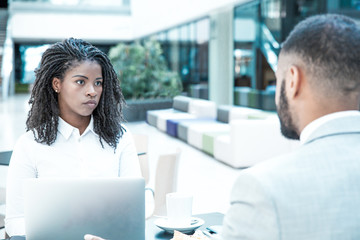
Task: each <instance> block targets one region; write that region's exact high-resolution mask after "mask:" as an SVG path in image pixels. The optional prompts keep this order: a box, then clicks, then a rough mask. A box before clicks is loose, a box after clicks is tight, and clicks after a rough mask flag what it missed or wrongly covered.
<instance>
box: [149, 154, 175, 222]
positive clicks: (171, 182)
mask: <svg viewBox="0 0 360 240" xmlns="http://www.w3.org/2000/svg"><path fill="white" fill-rule="evenodd" d="M180 153H181V150H180V149H177V150H176V152H174V153H169V154H162V155H160V156H159V159H158V162H157V165H156V172H155V185H154V190H152V189H150V188H148V190H151V191H152V192H153V196H154V210H153V212H152V213H151V214H150V215H147V218H149V217H151V216H153V215H157V216H165V215H166V194H168V193H171V192H176V189H177V179H178V165H179V159H180Z"/></svg>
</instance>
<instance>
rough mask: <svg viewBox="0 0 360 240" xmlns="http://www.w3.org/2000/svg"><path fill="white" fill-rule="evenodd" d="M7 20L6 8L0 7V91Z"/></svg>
mask: <svg viewBox="0 0 360 240" xmlns="http://www.w3.org/2000/svg"><path fill="white" fill-rule="evenodd" d="M7 21H8V11H7V9H1V8H0V91H1V88H2V78H1V67H2V59H3V51H4V43H5V39H6V28H7Z"/></svg>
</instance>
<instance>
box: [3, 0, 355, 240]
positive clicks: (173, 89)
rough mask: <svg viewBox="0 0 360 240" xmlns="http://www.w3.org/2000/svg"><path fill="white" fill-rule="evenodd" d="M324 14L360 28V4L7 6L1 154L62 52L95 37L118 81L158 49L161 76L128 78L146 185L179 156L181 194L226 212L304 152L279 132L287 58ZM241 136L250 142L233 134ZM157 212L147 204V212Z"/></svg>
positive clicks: (24, 0) (68, 2)
mask: <svg viewBox="0 0 360 240" xmlns="http://www.w3.org/2000/svg"><path fill="white" fill-rule="evenodd" d="M321 13H340V14H345V15H347V16H350V17H352V18H353V19H355V20H356V21H357V22H358V24H360V1H358V0H343V1H342V0H211V1H207V0H198V1H191V0H173V1H166V0H152V1H145V0H106V1H105V0H104V1H93V0H5V1H2V2H1V4H0V152H11V151H12V150H13V148H14V145H15V143H16V141H17V139H18V138H19V137H20V136H21V135H22V134H24V133H25V132H26V119H27V116H28V111H29V109H30V106H29V104H28V101H29V98H30V92H31V89H32V87H33V83H34V80H35V73H34V70H35V69H36V68H37V67H38V65H39V62H40V58H41V55H42V53H43V52H44V51H45V50H46V49H47V48H48V47H49V46H50V45H51V44H53V43H55V42H58V41H62V40H63V39H65V38H69V37H75V38H81V39H84V40H86V41H88V42H90V43H91V44H93V45H94V46H96V47H98V48H99V49H100V50H102V51H104V52H105V53H106V54H108V56H109V57H110V59H111V61H112V62H113V64H114V67H115V70H118V72H120V69H117V67H118V66H120V65H121V66H123V65H122V63H121V61H122V60H120V62H119V60H117V58H116V57H117V56H115V57H114V55H115V54H116V53H118V52H120V51H121V49H122V48H127V49H128V50H126V51H128V53H131V51H134V52H133V53H134V54H139V52H141V51H150V52H152V53H154V52H155V53H154V55H152V56H153V58H154V59H156V61H153V62H151V59H150V60H149V62H148V63H147V65H151V66H152V69H150V70H146V71H145V70H144V72H146V73H147V74H148V75H145V74H143V75H145V77H144V76H143V78H139V79H140V80H139V79H138V80H137V81H144V83H140V84H138V85H136V84H132V83H131V82H134V81H135V80H134V76H132V75H131V74H132V72H131V71H130V70H129V69H131V67H133V68H134V66H135V68H137V66H140V65H136V64H139V63H138V62H136V61H133V62H131V64H133V66H130V68H128V69H127V70H128V71H127V72H126V73H127V74H128V79H125V78H124V79H123V80H122V81H121V84H124V85H122V88H123V91H124V96H125V98H126V101H127V104H128V108H127V109H125V111H124V118H125V120H126V122H125V125H126V127H127V128H128V129H129V130H130V132H131V133H132V134H133V135H134V136H135V137H136V136H137V137H144V136H145V138H146V141H145V142H142V143H143V144H145V145H146V146H145V145H144V146H141V147H140V148H141V151H140V150H139V151H138V152H139V156H140V155H142V154H144V155H145V158H144V159H145V160H144V161H146V162H147V163H146V164H147V172H146V173H145V174H146V178H147V184H146V186H147V187H149V188H152V189H154V188H155V189H156V186H155V185H156V184H157V183H156V181H157V180H156V178H157V175H161V171H160V170H159V167H158V160H159V158H160V157H161V156H163V155H166V154H173V153H179V155H178V159H177V160H178V166H177V167H176V169H175V172H176V174H175V178H171V181H173V182H174V184H175V185H174V186H173V190H174V191H178V192H185V193H190V194H192V195H193V197H194V198H193V210H192V211H193V214H194V215H196V214H204V213H212V212H218V213H222V214H225V213H226V211H227V210H228V208H229V204H230V194H231V190H232V186H233V184H234V182H235V180H236V178H237V176H238V174H239V173H240V172H241V171H242V170H243V169H245V168H247V167H251V166H253V165H255V164H257V163H258V162H261V161H265V160H266V158H268V157H272V156H277V155H279V154H283V153H287V152H290V151H292V150H294V149H296V148H297V147H298V143H297V142H295V141H287V140H284V139H282V137H281V136H280V127H279V125H278V123H277V120H278V118H277V115H276V106H275V87H276V78H275V72H276V69H277V60H278V54H279V52H280V49H281V43H282V42H283V41H284V40H285V39H286V37H287V36H288V34H289V33H290V31H291V29H292V28H293V27H294V26H295V25H296V24H297V23H298V22H299V21H301V20H303V19H305V18H306V17H308V16H312V15H316V14H321ZM130 49H131V50H130ZM117 51H118V52H117ZM136 51H139V52H136ZM157 51H158V52H157ZM119 55H121V53H119ZM121 56H122V57H123V55H121ZM121 56H120V57H121ZM117 61H118V62H117ZM147 61H148V60H147ZM127 67H129V66H127ZM121 71H123V70H121ZM156 71H158V72H159V73H161V74H168V75H166V76H168V78H167V79H165V80H164V79H160V80H158V81H159V84H165V85H164V86H163V87H160V88H158V89H157V90H153V89H150V87H151V84H148V81H149V80H148V79H149V76H150V75H151V74H152V72H156ZM161 74H158V75H161ZM153 75H156V74H153ZM124 76H125V74H123V75H121V74H120V75H119V78H122V77H124ZM154 81H157V80H154ZM145 82H146V83H145ZM169 82H170V83H169ZM126 84H129V86H130V87H127V86H126ZM166 84H167V85H166ZM144 86H145V87H144ZM165 89H166V91H165ZM148 102H151V104H150V107H149V108H148V109H145V110H142V112H141V111H140V110H139V109H141V108H143V107H142V106H143V105H142V104H144V103H148ZM139 106H141V107H139ZM138 111H139V112H138ZM244 121H248V123H249V124H248V123H244ZM254 121H258V122H256V123H259V124H258V125H253V123H254ZM275 122H276V123H275ZM277 130H278V131H277ZM239 132H241V133H244V134H243V135H241V137H238V136H234V135H235V134H236V133H239ZM254 133H255V134H254ZM268 136H271V137H274V136H275V137H274V139H275V140H274V141H272V140H271V138H269V137H268ZM278 143H281V144H278ZM246 144H248V145H247V146H245V145H246ZM280 145H281V148H280V147H279V146H280ZM0 156H1V155H0ZM3 161H5V162H6V160H1V161H0V162H1V163H2V162H3ZM7 161H8V160H7ZM7 172H8V162H7V163H4V164H3V165H0V189H2V190H3V192H2V191H0V194H2V195H1V196H0V228H1V229H0V239H3V238H4V237H5V229H4V226H3V225H4V222H3V218H1V216H2V217H3V216H5V207H6V201H5V195H4V191H5V189H6V177H7ZM165 181H170V180H168V179H166V180H165ZM155 191H156V190H155ZM154 205H155V203H154V199H152V197H151V195H146V213H147V214H150V215H151V212H152V210H153V208H154Z"/></svg>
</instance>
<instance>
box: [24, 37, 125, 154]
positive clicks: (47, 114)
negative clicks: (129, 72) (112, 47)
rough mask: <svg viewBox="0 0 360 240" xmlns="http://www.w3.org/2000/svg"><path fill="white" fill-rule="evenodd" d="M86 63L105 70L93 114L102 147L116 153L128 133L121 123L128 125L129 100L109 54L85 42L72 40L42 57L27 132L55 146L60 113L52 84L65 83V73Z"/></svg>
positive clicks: (95, 128) (37, 70)
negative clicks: (124, 113) (124, 112)
mask: <svg viewBox="0 0 360 240" xmlns="http://www.w3.org/2000/svg"><path fill="white" fill-rule="evenodd" d="M83 61H94V62H96V63H98V64H99V65H100V66H101V70H102V77H103V91H102V94H101V98H100V101H99V104H98V106H97V107H96V108H95V110H94V111H93V118H94V131H95V132H96V133H97V134H98V135H99V141H100V143H101V145H102V146H103V142H102V140H104V141H105V142H107V143H108V144H109V145H110V146H111V147H113V148H114V149H116V146H117V144H118V141H119V139H120V138H121V137H122V135H123V131H124V129H123V127H122V126H121V122H122V121H124V119H123V116H122V108H123V106H124V104H125V100H124V97H123V95H122V92H121V88H120V83H119V81H118V78H117V76H116V73H115V71H114V68H113V66H112V65H111V63H110V60H109V58H108V57H107V56H106V54H105V53H103V52H102V51H100V50H99V49H98V48H96V47H94V46H92V45H91V44H90V43H88V42H86V41H83V40H81V39H74V38H69V39H65V40H64V41H62V42H58V43H55V44H54V45H52V46H51V47H49V48H48V49H47V50H46V51H45V52H44V54H43V55H42V58H41V62H40V66H39V67H38V68H37V69H36V70H35V76H36V79H35V83H34V87H33V90H32V92H31V97H30V100H29V104H30V106H31V108H30V111H29V114H28V118H27V121H26V129H27V131H28V130H32V132H33V134H34V137H35V140H36V141H37V142H39V143H45V144H47V145H51V144H52V143H54V142H55V140H56V137H57V131H58V122H59V121H58V119H59V114H60V110H59V104H58V98H57V93H55V91H54V89H53V88H52V80H53V78H55V77H56V78H59V79H60V80H61V81H63V80H64V76H65V73H66V72H67V71H69V70H70V69H72V68H74V67H76V66H78V65H79V64H80V63H81V62H83ZM103 147H104V146H103Z"/></svg>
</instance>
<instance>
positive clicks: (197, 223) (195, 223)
mask: <svg viewBox="0 0 360 240" xmlns="http://www.w3.org/2000/svg"><path fill="white" fill-rule="evenodd" d="M154 223H155V225H156V226H158V227H159V228H161V229H163V230H164V231H166V232H169V233H174V230H176V231H179V232H182V233H191V232H193V231H195V230H196V229H197V228H199V227H201V226H202V225H203V224H204V223H205V221H204V220H203V219H201V218H198V217H192V218H191V223H190V224H187V225H182V226H172V225H171V224H170V223H169V221H168V219H167V218H159V219H156V220H155V222H154Z"/></svg>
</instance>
